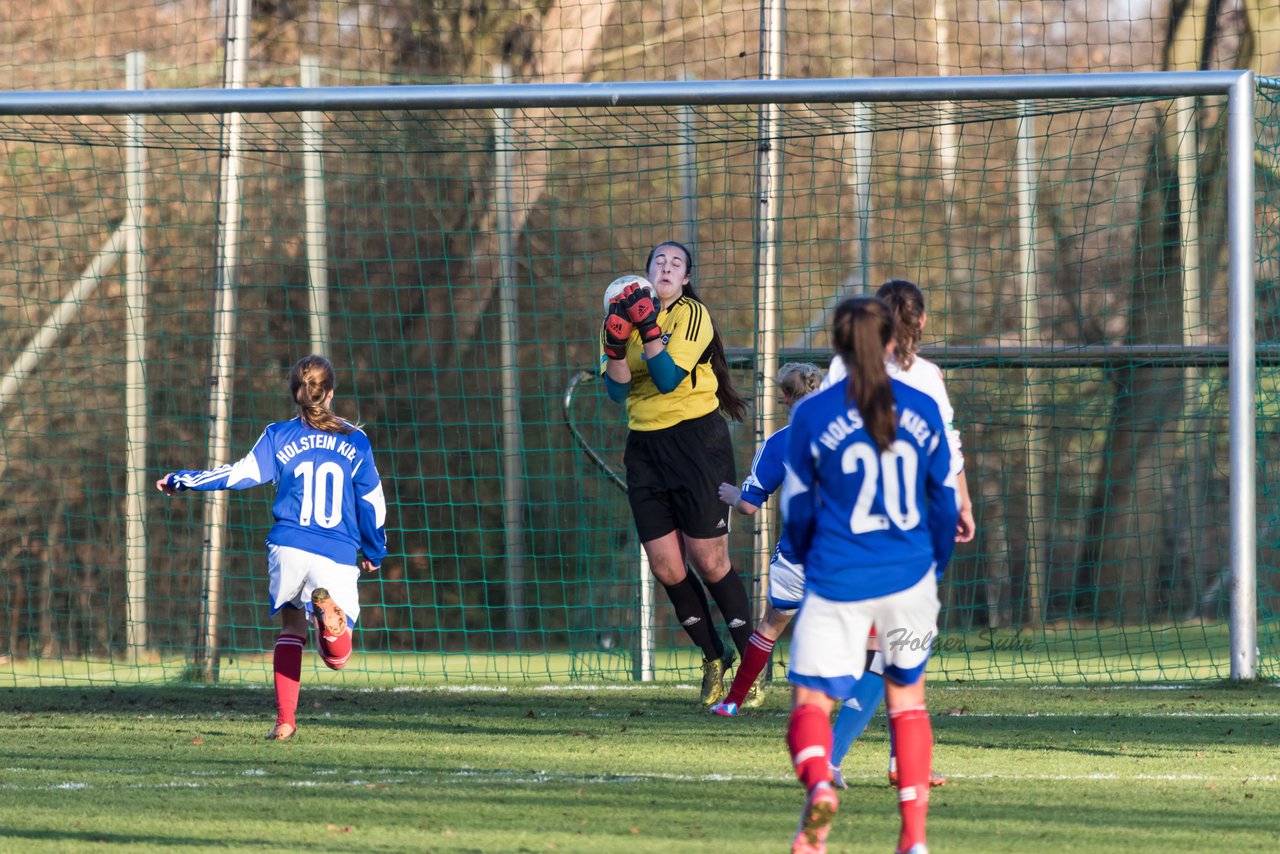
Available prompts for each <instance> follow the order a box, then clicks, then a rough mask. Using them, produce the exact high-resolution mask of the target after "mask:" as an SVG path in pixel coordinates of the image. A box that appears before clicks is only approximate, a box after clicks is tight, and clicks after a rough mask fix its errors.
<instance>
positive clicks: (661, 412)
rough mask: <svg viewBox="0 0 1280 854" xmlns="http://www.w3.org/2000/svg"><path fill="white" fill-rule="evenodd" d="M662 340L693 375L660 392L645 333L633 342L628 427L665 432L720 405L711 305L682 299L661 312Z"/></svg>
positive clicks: (602, 357)
mask: <svg viewBox="0 0 1280 854" xmlns="http://www.w3.org/2000/svg"><path fill="white" fill-rule="evenodd" d="M658 328H659V329H661V330H662V342H663V344H664V345H665V346H666V349H667V353H669V354H670V355H671V361H673V362H675V363H676V367H678V368H681V369H683V370H684V371H686V372H688V374H689V375H688V376H687V377H685V378H684V379H683V380H681V381H680V384H679V385H678V386H676V387H675V389H673V390H672V391H670V392H668V393H667V394H663V393H662V392H660V391H658V387H657V386H656V385H654V384H653V378H652V377H650V376H649V366H648V365H647V364H646V363H645V360H644V359H643V358H642V356H643V354H644V345H643V344H642V343H641V341H640V333H639V332H636V331H634V330H633V331H632V332H631V338H630V339H629V340H628V341H627V365H628V366H629V367H630V368H631V392H630V393H629V394H628V395H627V425H628V426H629V427H630V428H631V429H632V430H661V429H663V428H665V427H674V426H675V425H677V424H679V423H680V422H681V421H688V420H690V419H693V418H701V417H702V416H703V415H707V414H709V413H711V412H715V411H716V409H718V408H719V406H720V401H719V399H718V398H717V397H716V389H717V388H719V383H718V382H717V381H716V375H715V372H714V371H712V370H711V338H712V335H713V334H714V332H715V327H714V326H713V325H712V323H711V313H710V312H709V311H707V307H706V306H705V305H703V304H702V303H700V302H698V301H697V300H695V299H692V298H690V297H687V296H682V297H680V299H678V300H676V301H675V302H674V303H672V304H671V307H670V308H667V309H664V310H662V311H659V312H658ZM600 346H601V350H600V373H604V370H605V355H604V334H603V332H601V338H600Z"/></svg>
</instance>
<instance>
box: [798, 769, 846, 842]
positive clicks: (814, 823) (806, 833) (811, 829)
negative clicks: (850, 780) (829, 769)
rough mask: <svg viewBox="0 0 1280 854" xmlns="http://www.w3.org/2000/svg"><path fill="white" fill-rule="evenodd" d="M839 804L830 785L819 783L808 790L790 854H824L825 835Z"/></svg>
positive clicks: (829, 828)
mask: <svg viewBox="0 0 1280 854" xmlns="http://www.w3.org/2000/svg"><path fill="white" fill-rule="evenodd" d="M839 807H840V802H839V800H838V799H837V798H836V793H835V790H834V789H832V788H831V784H830V783H819V784H818V785H816V786H814V787H813V788H812V789H810V790H809V797H808V798H806V799H805V802H804V812H802V813H800V828H799V829H798V830H797V831H796V838H795V840H794V841H793V842H792V843H791V854H825V852H826V850H827V833H828V831H830V830H831V820H832V819H834V818H835V816H836V810H837V809H839Z"/></svg>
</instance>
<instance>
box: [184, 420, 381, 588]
mask: <svg viewBox="0 0 1280 854" xmlns="http://www.w3.org/2000/svg"><path fill="white" fill-rule="evenodd" d="M269 481H275V482H276V483H277V487H276V500H275V504H274V506H273V507H272V510H273V512H274V513H275V517H276V523H275V526H274V527H272V529H271V533H270V534H268V535H267V542H270V543H275V544H276V545H279V546H289V547H290V548H295V549H302V550H303V551H308V552H311V553H312V554H318V555H324V556H325V557H327V558H330V559H332V560H335V561H337V562H338V563H343V564H349V565H354V564H355V562H356V551H357V549H358V550H360V551H363V552H364V556H365V557H366V558H368V559H369V560H370V561H372V562H373V563H374V564H381V563H382V559H383V558H384V557H385V556H386V554H387V534H386V531H385V530H384V527H383V526H384V525H385V524H386V517H387V505H386V502H385V500H384V499H383V496H382V481H381V479H380V478H379V477H378V470H377V468H376V467H375V466H374V464H373V449H372V448H371V447H370V446H369V437H368V436H366V435H365V434H364V432H363V431H361V430H358V429H353V430H352V431H351V432H350V433H326V432H325V431H323V430H315V429H312V428H311V427H309V426H307V424H306V422H304V421H303V420H302V419H301V418H294V419H293V420H292V421H282V422H280V423H278V424H271V425H268V426H267V429H265V430H263V431H262V436H261V437H259V439H258V441H257V443H256V444H255V445H254V446H253V449H252V450H251V451H249V453H248V454H246V455H245V457H244V458H243V459H241V460H240V461H239V462H236V463H233V464H231V465H225V466H219V467H218V468H216V469H212V470H209V471H179V472H175V473H174V476H173V477H172V478H171V479H170V483H171V484H172V485H173V486H174V487H175V488H177V489H179V490H183V489H199V490H214V489H247V488H248V487H251V486H258V485H259V484H263V483H267V482H269Z"/></svg>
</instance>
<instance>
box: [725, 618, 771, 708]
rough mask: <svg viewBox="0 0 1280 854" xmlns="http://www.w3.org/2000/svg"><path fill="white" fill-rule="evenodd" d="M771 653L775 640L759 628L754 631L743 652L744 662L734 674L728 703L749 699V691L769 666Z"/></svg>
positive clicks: (739, 702) (740, 702) (740, 703)
mask: <svg viewBox="0 0 1280 854" xmlns="http://www.w3.org/2000/svg"><path fill="white" fill-rule="evenodd" d="M771 655H773V641H771V640H769V639H768V638H767V637H765V636H764V635H762V634H760V630H759V629H757V630H755V631H754V632H752V633H751V638H750V640H748V641H747V648H746V650H744V651H743V653H742V663H741V664H739V665H738V672H737V673H735V674H734V675H733V686H732V687H731V688H729V696H727V697H725V698H724V701H725V702H726V703H737V704H738V705H742V701H743V700H745V699H747V692H748V691H750V690H751V686H752V685H754V684H755V681H756V679H758V678H760V674H761V672H763V671H764V669H765V667H766V666H768V664H769V656H771Z"/></svg>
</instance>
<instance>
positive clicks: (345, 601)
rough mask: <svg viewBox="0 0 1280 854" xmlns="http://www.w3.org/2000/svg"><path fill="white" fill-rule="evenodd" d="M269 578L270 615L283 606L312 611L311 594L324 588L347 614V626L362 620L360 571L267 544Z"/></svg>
mask: <svg viewBox="0 0 1280 854" xmlns="http://www.w3.org/2000/svg"><path fill="white" fill-rule="evenodd" d="M267 575H268V577H269V578H270V579H271V581H270V583H271V615H272V616H275V614H276V613H277V612H278V611H279V610H280V609H281V608H283V607H284V606H286V605H292V606H293V607H295V608H305V609H306V610H307V611H308V612H309V611H310V610H311V591H312V590H315V589H316V588H317V587H323V588H325V589H326V590H328V591H329V596H330V597H331V598H332V599H333V601H335V602H337V603H338V607H339V608H341V609H342V610H343V611H346V612H347V625H348V626H354V625H355V624H356V620H357V619H358V618H359V616H360V596H359V594H358V593H357V591H356V581H357V580H358V579H359V578H360V570H359V569H357V568H356V567H354V566H344V565H343V564H340V563H338V562H336V561H333V560H330V559H329V558H327V557H325V556H323V555H318V554H314V553H312V552H306V551H303V550H302V549H295V548H290V547H289V546H278V545H276V544H275V543H267Z"/></svg>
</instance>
